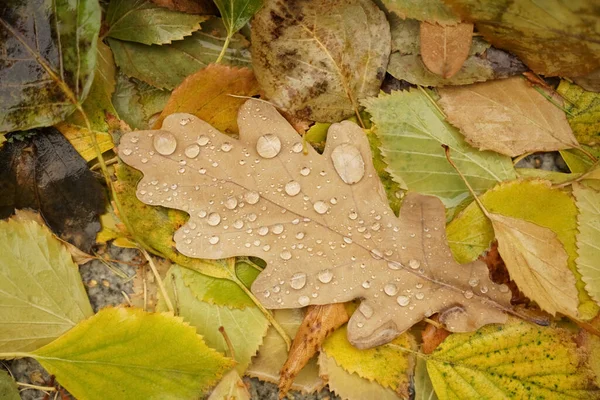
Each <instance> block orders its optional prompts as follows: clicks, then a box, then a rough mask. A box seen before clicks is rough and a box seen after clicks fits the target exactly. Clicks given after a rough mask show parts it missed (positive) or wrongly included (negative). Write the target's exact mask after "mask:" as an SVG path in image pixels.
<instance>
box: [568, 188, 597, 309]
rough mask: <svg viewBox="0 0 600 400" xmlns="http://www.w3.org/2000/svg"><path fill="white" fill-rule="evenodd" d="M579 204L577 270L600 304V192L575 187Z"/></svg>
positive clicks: (587, 288) (590, 292)
mask: <svg viewBox="0 0 600 400" xmlns="http://www.w3.org/2000/svg"><path fill="white" fill-rule="evenodd" d="M573 195H574V196H575V200H576V202H577V208H578V209H579V214H578V215H577V227H578V228H579V232H578V233H577V248H578V250H579V257H578V258H577V269H578V270H579V272H580V273H581V275H582V278H581V279H583V281H584V282H585V289H586V290H587V292H588V293H589V294H590V296H591V297H592V298H593V299H594V300H596V302H598V303H600V247H599V246H598V243H600V192H598V191H596V190H594V189H591V188H587V187H585V186H583V185H579V184H575V185H573Z"/></svg>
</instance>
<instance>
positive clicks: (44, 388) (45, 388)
mask: <svg viewBox="0 0 600 400" xmlns="http://www.w3.org/2000/svg"><path fill="white" fill-rule="evenodd" d="M16 384H17V386H22V387H24V388H27V389H35V390H41V391H42V392H56V390H57V389H56V388H55V387H52V386H38V385H32V384H30V383H23V382H16Z"/></svg>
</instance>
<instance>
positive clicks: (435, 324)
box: [423, 318, 446, 329]
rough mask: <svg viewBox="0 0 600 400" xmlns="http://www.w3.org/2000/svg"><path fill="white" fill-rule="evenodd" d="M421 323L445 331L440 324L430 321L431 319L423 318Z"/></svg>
mask: <svg viewBox="0 0 600 400" xmlns="http://www.w3.org/2000/svg"><path fill="white" fill-rule="evenodd" d="M423 321H425V322H427V323H428V324H429V325H433V326H435V327H436V328H438V329H446V328H444V326H443V325H442V324H440V323H439V322H437V321H434V320H432V319H431V318H424V319H423Z"/></svg>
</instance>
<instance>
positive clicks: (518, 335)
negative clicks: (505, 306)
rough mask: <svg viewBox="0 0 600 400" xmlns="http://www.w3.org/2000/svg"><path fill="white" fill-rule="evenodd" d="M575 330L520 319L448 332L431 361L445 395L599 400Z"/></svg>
mask: <svg viewBox="0 0 600 400" xmlns="http://www.w3.org/2000/svg"><path fill="white" fill-rule="evenodd" d="M573 339H574V337H573V335H571V334H569V333H568V332H567V331H565V330H562V329H555V328H544V327H540V326H535V325H532V324H529V323H526V322H522V321H511V322H510V323H509V324H506V325H490V326H486V327H483V328H481V329H479V330H478V331H477V332H474V333H461V334H454V335H451V336H450V337H448V339H446V340H445V341H444V343H442V344H441V345H440V347H438V349H437V350H436V351H435V352H434V353H433V354H432V356H431V358H429V359H428V360H427V370H428V371H429V376H430V377H431V381H432V382H433V387H434V388H435V392H436V393H437V395H438V397H439V398H440V399H441V400H444V399H465V400H466V399H481V398H509V399H524V398H545V399H565V398H575V399H597V398H598V397H599V393H600V392H599V390H598V387H597V386H596V384H595V383H594V382H593V373H592V372H591V371H590V369H589V367H588V366H587V365H586V362H585V361H586V356H585V354H584V353H583V352H581V351H577V348H576V345H575V342H574V340H573Z"/></svg>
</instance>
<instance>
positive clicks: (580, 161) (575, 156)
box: [560, 146, 600, 173]
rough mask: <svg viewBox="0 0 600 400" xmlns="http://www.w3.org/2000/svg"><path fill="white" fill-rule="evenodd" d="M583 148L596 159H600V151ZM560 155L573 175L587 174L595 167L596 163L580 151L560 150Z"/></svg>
mask: <svg viewBox="0 0 600 400" xmlns="http://www.w3.org/2000/svg"><path fill="white" fill-rule="evenodd" d="M581 147H582V148H583V149H585V150H586V151H587V152H588V153H590V154H592V155H593V156H595V157H596V158H600V149H595V148H593V147H588V146H581ZM560 155H561V156H562V158H563V160H565V163H566V164H567V166H568V167H569V170H571V172H572V173H585V172H587V171H588V170H589V169H590V168H591V167H592V165H594V161H592V160H591V159H590V157H589V156H588V155H587V154H585V153H584V152H583V151H581V150H579V149H568V150H560Z"/></svg>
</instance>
